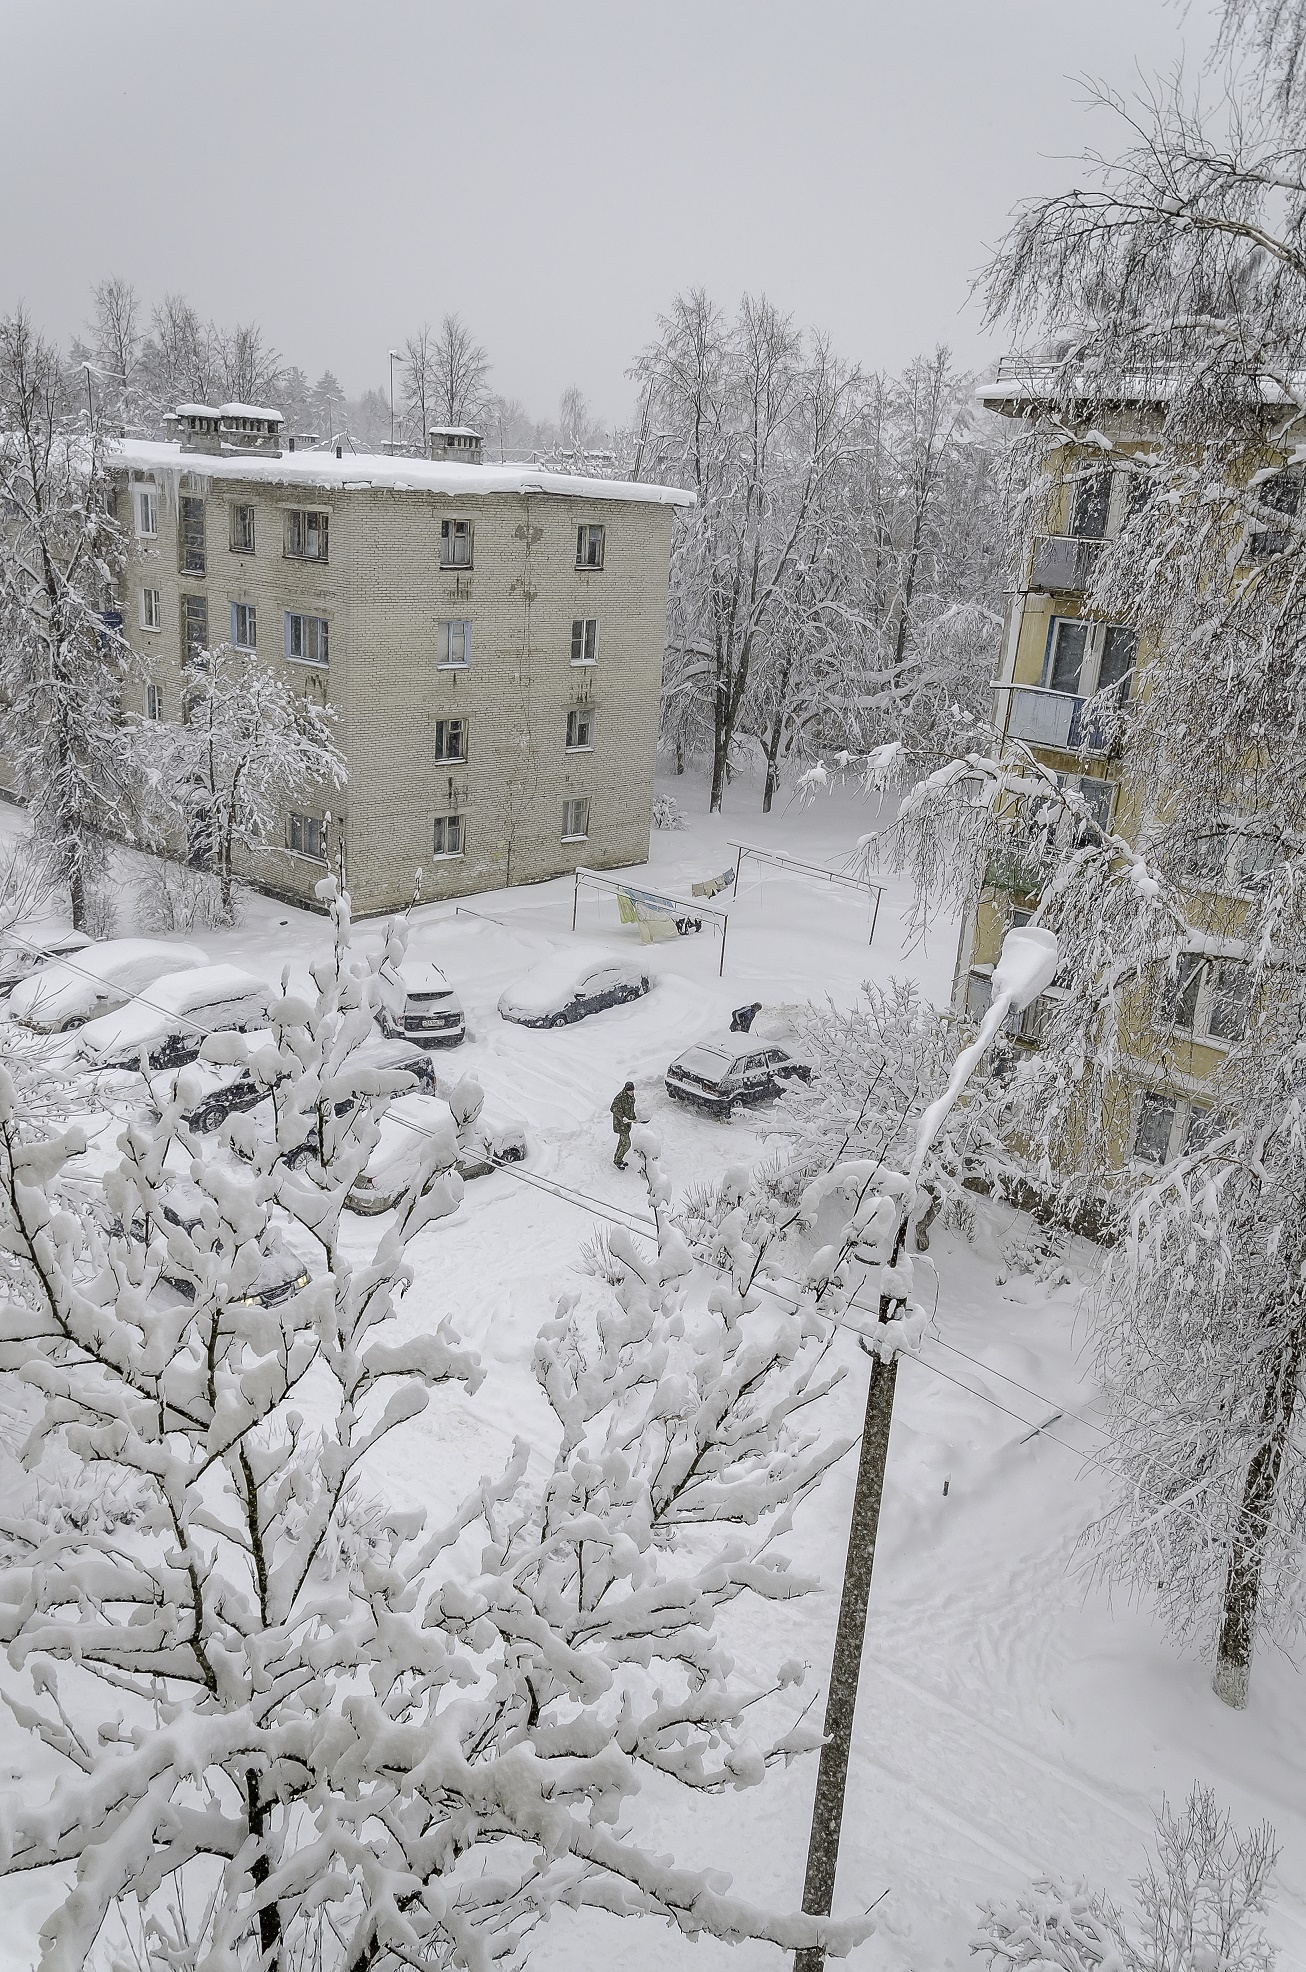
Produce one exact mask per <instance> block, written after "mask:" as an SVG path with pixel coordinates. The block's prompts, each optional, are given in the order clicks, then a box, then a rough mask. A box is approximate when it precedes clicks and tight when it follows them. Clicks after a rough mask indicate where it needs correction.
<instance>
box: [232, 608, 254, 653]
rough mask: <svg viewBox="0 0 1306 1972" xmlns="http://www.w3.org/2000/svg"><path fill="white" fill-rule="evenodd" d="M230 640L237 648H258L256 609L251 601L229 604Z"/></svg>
mask: <svg viewBox="0 0 1306 1972" xmlns="http://www.w3.org/2000/svg"><path fill="white" fill-rule="evenodd" d="M231 641H232V643H233V644H234V645H235V647H236V649H237V650H257V649H258V611H257V609H256V608H255V606H254V604H253V603H233V604H232V605H231Z"/></svg>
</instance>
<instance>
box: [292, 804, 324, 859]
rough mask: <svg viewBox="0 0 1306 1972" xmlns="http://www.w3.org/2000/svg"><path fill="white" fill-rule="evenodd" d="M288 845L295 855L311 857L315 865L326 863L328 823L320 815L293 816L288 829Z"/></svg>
mask: <svg viewBox="0 0 1306 1972" xmlns="http://www.w3.org/2000/svg"><path fill="white" fill-rule="evenodd" d="M286 843H287V846H288V847H289V849H290V850H291V851H292V853H293V854H294V855H296V856H311V857H312V859H313V861H314V862H315V863H325V861H326V859H327V832H326V823H325V822H324V821H323V820H322V817H321V816H320V815H292V816H291V817H290V819H289V823H288V826H287V829H286Z"/></svg>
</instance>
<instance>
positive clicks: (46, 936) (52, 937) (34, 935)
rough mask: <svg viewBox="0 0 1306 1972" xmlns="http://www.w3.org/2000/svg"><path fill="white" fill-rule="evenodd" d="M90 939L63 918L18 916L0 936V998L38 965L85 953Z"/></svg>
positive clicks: (10, 991)
mask: <svg viewBox="0 0 1306 1972" xmlns="http://www.w3.org/2000/svg"><path fill="white" fill-rule="evenodd" d="M93 942H94V941H93V940H92V938H91V936H90V934H89V933H88V932H85V931H74V930H73V928H72V926H71V925H70V924H69V922H68V920H67V919H66V918H56V917H44V918H20V919H19V920H18V922H17V923H16V924H11V925H9V926H8V928H7V929H6V930H5V932H4V933H3V935H0V1000H4V999H7V998H8V996H9V994H11V993H12V992H13V990H14V987H15V986H17V984H18V982H19V980H20V979H26V978H27V977H28V975H29V973H32V972H35V970H36V969H37V967H38V966H43V965H46V964H48V962H49V961H50V960H51V959H61V958H69V957H71V956H72V954H73V953H75V952H84V951H85V950H86V949H87V948H88V946H90V945H91V944H92V943H93Z"/></svg>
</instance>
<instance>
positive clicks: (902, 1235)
mask: <svg viewBox="0 0 1306 1972" xmlns="http://www.w3.org/2000/svg"><path fill="white" fill-rule="evenodd" d="M1057 960H1058V951H1057V941H1056V937H1055V935H1054V934H1053V933H1052V932H1050V931H1047V930H1045V929H1044V928H1043V927H1042V926H1041V925H1024V926H1022V927H1020V928H1018V929H1013V930H1011V931H1009V932H1008V933H1007V935H1006V937H1005V938H1004V939H1003V941H1002V953H1001V956H1000V957H999V959H998V963H997V965H996V966H995V967H994V969H993V996H992V999H991V1000H990V1002H989V1009H988V1012H987V1013H986V1014H985V1016H984V1019H983V1021H982V1022H981V1023H980V1030H979V1033H978V1034H977V1035H976V1037H975V1039H974V1040H973V1041H972V1042H971V1044H970V1046H969V1047H968V1048H963V1049H962V1052H961V1053H960V1054H959V1055H958V1056H957V1059H956V1061H955V1062H954V1064H953V1069H952V1074H951V1075H950V1076H949V1078H948V1085H947V1087H946V1088H945V1090H944V1091H943V1094H942V1095H941V1096H939V1097H938V1098H937V1100H936V1101H934V1102H932V1103H931V1104H930V1105H929V1107H928V1109H926V1111H925V1113H924V1114H923V1116H922V1117H921V1120H920V1126H919V1128H918V1129H917V1132H916V1148H915V1151H914V1153H913V1156H912V1161H911V1168H910V1169H909V1171H908V1172H907V1175H906V1178H905V1179H902V1178H895V1180H894V1182H893V1185H892V1190H893V1191H894V1192H897V1194H898V1196H899V1199H900V1205H899V1211H898V1219H897V1225H896V1228H895V1232H894V1238H893V1245H892V1249H891V1252H890V1258H889V1268H888V1271H889V1274H890V1276H892V1275H893V1274H894V1273H895V1272H896V1270H897V1268H898V1264H899V1262H900V1260H901V1258H902V1250H903V1247H904V1246H905V1244H906V1241H907V1234H908V1231H909V1230H910V1228H911V1226H912V1224H913V1222H914V1220H915V1218H916V1216H917V1205H916V1199H917V1193H918V1189H919V1184H920V1177H921V1172H922V1170H923V1168H924V1165H925V1159H926V1157H927V1156H928V1154H929V1150H930V1146H931V1145H932V1144H933V1142H934V1140H935V1138H936V1137H937V1135H938V1133H939V1130H940V1128H941V1126H942V1123H943V1119H944V1118H945V1116H946V1115H947V1114H948V1112H949V1110H950V1109H951V1108H952V1106H953V1104H954V1103H955V1102H956V1101H957V1098H958V1097H959V1096H960V1094H961V1092H962V1090H963V1089H964V1088H965V1086H966V1084H967V1082H968V1081H969V1080H970V1077H971V1072H972V1070H973V1069H974V1068H975V1066H976V1063H977V1062H978V1061H979V1059H980V1057H981V1056H982V1055H983V1054H984V1053H985V1051H986V1050H987V1049H988V1047H989V1045H990V1043H991V1042H992V1041H994V1040H995V1039H996V1038H997V1035H998V1034H999V1033H1000V1032H1001V1030H1002V1026H1003V1023H1004V1022H1005V1021H1006V1019H1007V1016H1008V1015H1009V1014H1011V1013H1023V1012H1024V1010H1025V1008H1026V1007H1027V1006H1030V1005H1031V1004H1032V1003H1033V1001H1034V1000H1036V999H1037V998H1038V996H1039V994H1040V993H1042V992H1043V991H1045V989H1046V988H1047V987H1048V986H1050V985H1051V984H1052V978H1053V974H1054V973H1055V972H1056V969H1057ZM836 1168H837V1167H836ZM889 1175H890V1174H889V1173H887V1172H886V1173H885V1176H886V1178H887V1177H889ZM901 1304H902V1293H901V1290H900V1286H899V1283H898V1281H896V1280H891V1281H890V1282H888V1283H886V1290H885V1291H882V1292H881V1295H880V1307H879V1319H880V1321H881V1323H885V1322H887V1321H888V1320H889V1319H890V1317H891V1315H892V1313H893V1311H894V1309H895V1308H897V1307H899V1306H901ZM897 1376H898V1357H897V1353H896V1351H895V1350H893V1349H889V1350H887V1351H883V1352H882V1351H878V1350H877V1351H876V1353H875V1355H874V1358H873V1360H872V1363H871V1381H870V1387H869V1389H868V1390H867V1393H866V1421H865V1423H864V1425H863V1427H862V1447H861V1457H860V1460H859V1462H858V1466H857V1484H856V1488H855V1490H854V1493H853V1510H852V1519H851V1521H850V1523H849V1528H848V1557H847V1561H846V1562H845V1564H844V1580H843V1592H842V1596H841V1598H840V1602H839V1620H838V1624H837V1626H836V1629H835V1638H834V1657H833V1660H832V1662H831V1666H830V1686H829V1691H828V1692H827V1694H826V1701H825V1725H824V1728H823V1736H822V1743H821V1756H820V1763H819V1765H818V1767H817V1771H816V1798H815V1800H814V1801H813V1803H812V1827H811V1834H810V1837H809V1839H808V1848H807V1874H806V1878H805V1880H804V1883H803V1912H804V1915H806V1916H809V1917H828V1916H829V1915H830V1912H831V1908H832V1906H833V1903H834V1879H835V1874H836V1872H837V1870H838V1866H839V1838H840V1835H841V1832H842V1827H843V1805H844V1792H845V1788H846V1785H847V1780H848V1759H849V1754H850V1752H851V1750H852V1730H853V1716H854V1713H855V1711H856V1706H857V1681H858V1677H859V1675H860V1672H861V1665H862V1650H863V1647H864V1645H865V1641H866V1608H867V1603H868V1601H869V1599H870V1591H871V1572H872V1570H873V1568H874V1566H875V1541H876V1536H877V1534H878V1532H879V1525H880V1504H881V1501H882V1500H883V1497H884V1475H885V1470H886V1467H887V1465H888V1458H889V1431H890V1428H891V1426H892V1423H893V1393H894V1388H895V1385H896V1383H897ZM824 1966H825V1949H824V1947H823V1946H821V1945H807V1946H804V1947H803V1948H801V1949H800V1950H799V1951H797V1952H795V1954H794V1972H824Z"/></svg>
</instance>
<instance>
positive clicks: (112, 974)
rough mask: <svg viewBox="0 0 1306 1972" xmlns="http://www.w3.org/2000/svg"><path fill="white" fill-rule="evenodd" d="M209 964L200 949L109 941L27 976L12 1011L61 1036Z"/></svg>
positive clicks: (153, 941)
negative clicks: (171, 976) (169, 978)
mask: <svg viewBox="0 0 1306 1972" xmlns="http://www.w3.org/2000/svg"><path fill="white" fill-rule="evenodd" d="M208 962H209V955H208V953H207V952H202V951H201V950H200V948H199V946H198V945H170V944H168V943H166V941H165V940H163V939H161V938H109V939H105V940H104V941H103V942H101V943H100V944H96V945H89V946H87V947H86V948H85V949H83V950H81V951H77V952H74V953H71V954H69V955H67V956H65V957H63V958H58V959H51V960H49V961H48V963H47V964H45V965H42V966H38V967H37V968H36V969H35V970H34V971H32V972H29V973H28V975H27V977H26V978H25V979H20V980H19V981H18V984H17V985H16V986H15V987H14V989H13V991H12V992H11V993H10V995H9V1012H10V1015H11V1017H12V1018H13V1019H14V1020H16V1021H18V1022H19V1024H20V1025H21V1026H23V1027H30V1028H32V1030H33V1031H34V1032H35V1033H37V1034H62V1033H65V1032H66V1031H67V1030H68V1028H70V1027H82V1026H84V1025H85V1023H86V1022H87V1021H88V1020H94V1019H95V1018H96V1017H97V1016H98V1015H99V1014H102V1013H112V1012H113V1011H114V1010H115V1008H117V1007H123V1006H126V1004H127V1002H128V1000H131V999H135V998H136V997H137V996H138V995H141V994H143V995H145V997H146V998H148V997H149V989H150V987H151V986H153V984H154V982H155V980H156V979H162V978H163V977H164V976H165V975H166V974H168V973H171V972H186V971H189V970H190V969H191V968H193V967H195V966H202V965H207V964H208Z"/></svg>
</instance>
